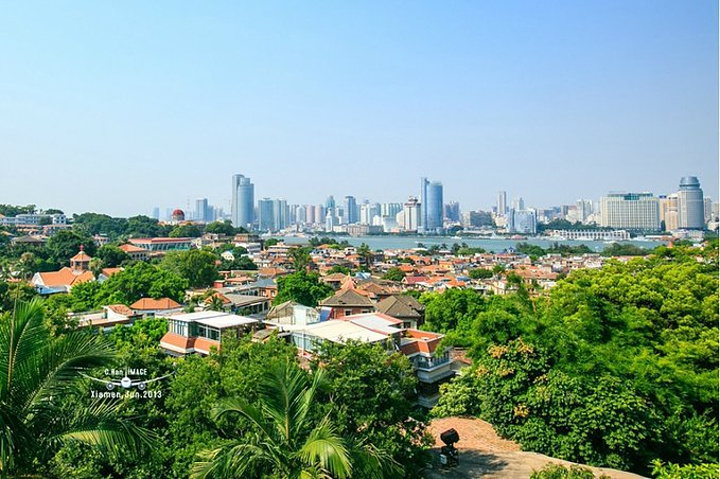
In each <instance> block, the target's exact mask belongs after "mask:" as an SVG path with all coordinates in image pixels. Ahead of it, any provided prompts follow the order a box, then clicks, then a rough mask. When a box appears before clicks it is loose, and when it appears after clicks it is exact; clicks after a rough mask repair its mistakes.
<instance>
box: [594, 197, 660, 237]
mask: <svg viewBox="0 0 720 479" xmlns="http://www.w3.org/2000/svg"><path fill="white" fill-rule="evenodd" d="M600 226H606V227H610V228H621V229H629V230H640V231H658V230H660V200H659V199H658V198H656V197H655V196H653V194H652V193H610V194H608V195H607V196H604V197H602V198H600Z"/></svg>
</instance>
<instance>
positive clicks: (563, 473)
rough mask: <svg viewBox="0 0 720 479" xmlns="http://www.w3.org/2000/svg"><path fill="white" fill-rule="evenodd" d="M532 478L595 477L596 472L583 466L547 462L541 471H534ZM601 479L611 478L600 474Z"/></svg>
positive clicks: (578, 478) (584, 478)
mask: <svg viewBox="0 0 720 479" xmlns="http://www.w3.org/2000/svg"><path fill="white" fill-rule="evenodd" d="M530 479H595V474H593V472H592V471H591V470H590V469H588V468H586V467H581V466H570V467H565V466H563V465H560V464H552V463H550V464H546V465H545V467H543V468H542V469H540V470H539V471H534V472H533V473H532V475H531V476H530ZM599 479H609V476H606V475H605V474H603V475H601V476H599Z"/></svg>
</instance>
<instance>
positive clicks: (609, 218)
mask: <svg viewBox="0 0 720 479" xmlns="http://www.w3.org/2000/svg"><path fill="white" fill-rule="evenodd" d="M169 211H170V210H168V214H170V213H169ZM154 216H155V217H156V218H158V219H160V218H159V208H155V210H154ZM166 219H170V218H166ZM189 219H192V220H194V221H198V222H210V221H215V220H223V219H229V220H231V221H232V224H233V226H235V227H243V228H246V229H248V230H250V231H259V232H283V231H284V232H297V231H311V232H327V233H348V234H351V235H366V234H378V233H418V234H442V233H443V232H446V231H448V230H449V229H450V228H452V227H453V226H460V227H462V228H464V229H466V230H481V231H482V230H492V231H498V232H502V233H510V234H523V235H534V234H536V233H537V231H538V224H541V223H549V222H551V221H553V220H567V221H570V222H571V223H578V222H579V223H582V224H585V225H593V226H601V227H606V228H612V229H618V230H627V231H634V232H660V231H668V232H669V231H679V230H703V229H711V230H714V229H717V223H718V204H717V203H713V202H712V200H711V199H710V198H708V197H705V196H704V195H703V191H702V189H701V187H700V182H699V181H698V179H697V178H696V177H694V176H687V177H684V178H682V179H681V180H680V184H679V188H678V191H677V192H674V193H672V194H668V195H660V196H655V195H654V194H652V193H648V192H639V193H633V192H622V193H609V194H607V195H606V196H603V197H602V198H600V200H599V201H593V200H588V199H580V200H577V201H576V202H575V203H574V204H571V205H563V206H556V207H552V208H548V209H542V208H530V207H527V206H526V205H525V202H524V200H523V199H522V198H520V197H519V198H515V199H513V200H512V201H511V202H509V201H508V195H507V193H506V192H505V191H500V192H499V193H498V196H497V202H496V205H495V206H493V207H492V209H491V210H490V211H463V212H461V211H460V205H459V204H458V203H457V202H448V203H445V202H444V201H443V185H442V183H441V182H439V181H429V180H428V179H427V178H421V181H420V190H419V194H418V195H416V196H415V195H414V196H410V197H409V198H408V199H407V201H405V202H404V203H400V202H393V203H377V202H370V201H368V200H364V201H363V202H361V203H360V202H358V200H357V199H356V197H354V196H351V195H348V196H345V197H343V198H342V199H339V198H338V199H337V200H336V199H335V197H333V196H332V195H330V196H328V197H327V199H326V201H325V203H324V204H315V205H313V204H303V205H301V204H288V202H287V201H286V200H285V199H280V198H261V199H259V200H257V202H256V200H255V185H254V184H253V183H252V181H251V179H250V178H249V177H247V176H244V175H240V174H238V175H234V176H233V177H232V201H231V207H230V214H229V216H228V215H226V214H225V213H224V212H223V210H222V209H220V208H215V207H213V206H211V205H209V204H208V201H207V199H204V198H203V199H199V200H197V201H196V202H195V211H194V212H192V213H191V214H190V215H189Z"/></svg>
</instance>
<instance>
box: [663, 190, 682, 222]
mask: <svg viewBox="0 0 720 479" xmlns="http://www.w3.org/2000/svg"><path fill="white" fill-rule="evenodd" d="M660 221H664V222H665V231H675V230H677V229H678V195H677V193H673V194H672V195H668V196H667V197H666V198H661V199H660Z"/></svg>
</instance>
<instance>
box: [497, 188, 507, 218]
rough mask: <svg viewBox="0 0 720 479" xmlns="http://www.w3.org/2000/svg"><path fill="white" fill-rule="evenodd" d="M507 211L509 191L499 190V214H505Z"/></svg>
mask: <svg viewBox="0 0 720 479" xmlns="http://www.w3.org/2000/svg"><path fill="white" fill-rule="evenodd" d="M505 213H507V192H506V191H498V198H497V214H498V215H500V216H504V215H505Z"/></svg>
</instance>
